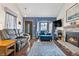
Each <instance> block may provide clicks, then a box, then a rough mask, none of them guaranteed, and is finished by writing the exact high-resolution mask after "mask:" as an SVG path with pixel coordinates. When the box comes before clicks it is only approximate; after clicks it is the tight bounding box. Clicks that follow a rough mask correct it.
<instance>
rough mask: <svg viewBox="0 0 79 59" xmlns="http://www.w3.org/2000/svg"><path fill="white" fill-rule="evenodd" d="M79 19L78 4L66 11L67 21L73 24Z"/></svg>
mask: <svg viewBox="0 0 79 59" xmlns="http://www.w3.org/2000/svg"><path fill="white" fill-rule="evenodd" d="M78 19H79V4H78V3H76V4H74V5H73V6H71V7H70V8H69V9H67V10H66V21H67V22H73V21H75V20H78Z"/></svg>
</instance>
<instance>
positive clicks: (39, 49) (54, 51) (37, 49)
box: [28, 42, 65, 56]
mask: <svg viewBox="0 0 79 59" xmlns="http://www.w3.org/2000/svg"><path fill="white" fill-rule="evenodd" d="M28 56H65V54H64V53H63V52H62V51H61V50H60V49H59V48H58V47H57V45H56V44H55V43H50V42H34V44H33V46H32V48H31V50H30V51H29V53H28Z"/></svg>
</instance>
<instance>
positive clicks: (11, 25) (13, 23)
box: [5, 12, 17, 29]
mask: <svg viewBox="0 0 79 59" xmlns="http://www.w3.org/2000/svg"><path fill="white" fill-rule="evenodd" d="M5 20H6V22H5V26H6V29H16V28H17V19H16V16H14V15H12V14H10V13H8V12H6V19H5Z"/></svg>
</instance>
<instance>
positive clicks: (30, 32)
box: [24, 21, 32, 39]
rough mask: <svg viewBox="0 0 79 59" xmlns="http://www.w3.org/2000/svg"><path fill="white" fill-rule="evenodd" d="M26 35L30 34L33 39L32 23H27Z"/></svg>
mask: <svg viewBox="0 0 79 59" xmlns="http://www.w3.org/2000/svg"><path fill="white" fill-rule="evenodd" d="M24 28H25V33H29V34H30V37H31V39H32V21H25V27H24Z"/></svg>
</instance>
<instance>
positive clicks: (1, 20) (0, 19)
mask: <svg viewBox="0 0 79 59" xmlns="http://www.w3.org/2000/svg"><path fill="white" fill-rule="evenodd" d="M4 7H7V8H8V9H10V10H11V11H13V12H14V13H16V14H17V28H18V29H21V30H22V23H21V25H19V24H18V22H19V21H21V22H22V20H23V19H22V16H21V14H20V12H19V10H18V8H17V6H16V5H15V4H9V3H7V4H0V24H2V27H3V29H4V28H5V11H4Z"/></svg>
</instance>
